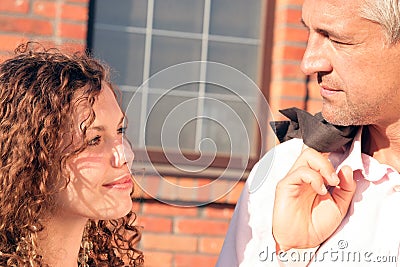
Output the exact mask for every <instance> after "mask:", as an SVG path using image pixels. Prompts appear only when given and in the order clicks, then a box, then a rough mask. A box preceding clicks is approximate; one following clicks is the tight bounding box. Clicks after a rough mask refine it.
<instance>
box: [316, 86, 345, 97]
mask: <svg viewBox="0 0 400 267" xmlns="http://www.w3.org/2000/svg"><path fill="white" fill-rule="evenodd" d="M320 88H321V89H320V94H321V96H322V97H328V96H332V95H334V94H337V93H339V92H342V90H338V89H333V88H330V87H328V86H324V85H321V87H320Z"/></svg>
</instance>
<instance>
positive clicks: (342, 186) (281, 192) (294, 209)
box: [272, 148, 356, 250]
mask: <svg viewBox="0 0 400 267" xmlns="http://www.w3.org/2000/svg"><path fill="white" fill-rule="evenodd" d="M326 186H329V187H332V188H330V189H329V191H328V190H327V187H326ZM355 190H356V183H355V181H354V180H353V171H352V169H351V168H350V167H348V166H344V167H343V168H342V169H341V170H340V171H339V173H338V175H337V174H336V172H335V169H334V168H333V166H332V164H331V162H330V161H329V160H328V159H327V158H326V157H325V156H324V155H323V154H321V153H319V152H318V151H316V150H314V149H312V148H305V149H304V150H303V151H302V153H301V155H300V157H299V158H298V159H297V160H296V162H295V163H294V165H293V167H292V168H291V170H290V171H289V173H288V174H287V175H286V177H285V178H283V179H282V180H281V181H280V182H279V183H278V185H277V188H276V194H275V203H274V212H273V227H272V228H273V229H272V230H273V235H274V238H275V241H276V243H277V247H278V249H280V250H288V249H291V248H311V247H316V246H318V245H320V244H321V243H322V242H324V241H325V240H326V239H327V238H328V237H329V236H331V235H332V233H333V232H334V231H335V230H336V229H337V227H338V226H339V225H340V223H341V222H342V220H343V218H344V216H345V215H346V213H347V210H348V208H349V205H350V202H351V199H352V198H353V196H354V192H355Z"/></svg>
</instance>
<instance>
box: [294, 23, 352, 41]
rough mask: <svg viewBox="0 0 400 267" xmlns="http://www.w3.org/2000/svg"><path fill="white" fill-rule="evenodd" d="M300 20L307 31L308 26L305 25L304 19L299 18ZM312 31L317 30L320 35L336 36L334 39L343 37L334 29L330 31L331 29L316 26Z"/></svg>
mask: <svg viewBox="0 0 400 267" xmlns="http://www.w3.org/2000/svg"><path fill="white" fill-rule="evenodd" d="M300 21H301V24H303V26H304V27H306V28H307V30H308V31H309V30H310V27H308V26H307V24H306V23H305V22H304V20H303V19H301V20H300ZM314 31H315V32H317V33H318V34H321V35H322V36H328V37H333V38H336V39H343V38H344V36H343V35H341V34H339V33H337V32H335V31H331V30H326V29H320V28H317V29H315V30H314Z"/></svg>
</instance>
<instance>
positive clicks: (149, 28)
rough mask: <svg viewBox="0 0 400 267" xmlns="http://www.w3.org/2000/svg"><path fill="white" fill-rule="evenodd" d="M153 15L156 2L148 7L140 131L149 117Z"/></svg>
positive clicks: (141, 142) (141, 135)
mask: <svg viewBox="0 0 400 267" xmlns="http://www.w3.org/2000/svg"><path fill="white" fill-rule="evenodd" d="M153 14H154V0H148V5H147V22H146V41H145V51H144V62H143V84H144V85H146V86H145V87H144V88H143V90H142V103H141V107H142V108H141V112H140V129H145V123H146V117H147V102H148V97H149V83H148V79H149V77H150V60H151V43H152V34H153V32H152V31H153ZM144 139H145V131H140V133H139V146H141V147H145V140H144Z"/></svg>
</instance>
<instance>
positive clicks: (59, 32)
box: [0, 0, 88, 58]
mask: <svg viewBox="0 0 400 267" xmlns="http://www.w3.org/2000/svg"><path fill="white" fill-rule="evenodd" d="M87 7H88V0H1V1H0V56H1V57H2V58H4V57H7V56H9V55H10V53H11V52H12V51H13V50H14V49H15V47H16V45H17V44H19V43H21V42H25V41H27V40H35V41H40V42H41V43H43V44H45V45H48V46H58V45H63V46H66V47H68V49H70V50H82V49H84V48H85V45H86V33H87V19H88V8H87Z"/></svg>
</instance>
